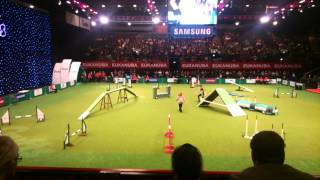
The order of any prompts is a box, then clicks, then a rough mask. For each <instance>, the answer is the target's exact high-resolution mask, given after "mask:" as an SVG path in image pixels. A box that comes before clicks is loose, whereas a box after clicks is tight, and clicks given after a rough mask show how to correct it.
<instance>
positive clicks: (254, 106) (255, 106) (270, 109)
mask: <svg viewBox="0 0 320 180" xmlns="http://www.w3.org/2000/svg"><path fill="white" fill-rule="evenodd" d="M237 104H238V105H239V106H240V107H241V108H245V109H249V110H250V111H260V112H262V113H263V114H267V115H277V114H278V113H279V110H278V108H277V107H275V106H270V105H266V104H262V103H256V102H251V101H247V100H238V101H237Z"/></svg>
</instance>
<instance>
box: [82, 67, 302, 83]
mask: <svg viewBox="0 0 320 180" xmlns="http://www.w3.org/2000/svg"><path fill="white" fill-rule="evenodd" d="M301 75H302V73H301V72H297V71H284V70H282V71H280V70H250V71H249V70H246V71H240V70H182V71H170V70H161V69H159V70H134V69H132V70H129V69H115V70H108V71H106V70H88V71H84V72H83V74H82V79H83V80H84V81H89V82H91V81H106V80H107V79H108V78H109V79H113V78H115V77H130V78H131V79H134V80H138V79H140V78H144V79H146V77H149V78H172V77H175V78H188V79H189V78H191V77H199V78H234V79H256V78H257V77H258V78H268V79H276V78H282V79H286V80H292V81H299V80H300V77H301Z"/></svg>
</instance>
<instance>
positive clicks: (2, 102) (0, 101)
mask: <svg viewBox="0 0 320 180" xmlns="http://www.w3.org/2000/svg"><path fill="white" fill-rule="evenodd" d="M1 106H4V98H3V97H0V107H1Z"/></svg>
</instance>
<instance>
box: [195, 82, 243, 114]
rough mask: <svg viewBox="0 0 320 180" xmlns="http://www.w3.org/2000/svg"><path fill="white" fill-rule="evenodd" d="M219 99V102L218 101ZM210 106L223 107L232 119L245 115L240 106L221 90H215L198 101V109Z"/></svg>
mask: <svg viewBox="0 0 320 180" xmlns="http://www.w3.org/2000/svg"><path fill="white" fill-rule="evenodd" d="M218 98H220V100H221V101H218ZM210 104H213V105H217V106H221V107H225V108H227V109H228V111H229V113H230V114H231V115H232V116H233V117H239V116H245V115H246V113H245V112H244V111H243V110H242V109H241V108H240V106H239V105H238V104H237V103H236V101H234V100H233V99H232V97H231V96H230V95H229V93H228V92H227V91H226V90H225V89H223V88H217V89H215V90H214V91H213V92H211V93H210V94H209V95H208V96H206V97H205V98H204V99H201V100H200V103H199V104H198V105H197V106H198V107H207V106H209V105H210Z"/></svg>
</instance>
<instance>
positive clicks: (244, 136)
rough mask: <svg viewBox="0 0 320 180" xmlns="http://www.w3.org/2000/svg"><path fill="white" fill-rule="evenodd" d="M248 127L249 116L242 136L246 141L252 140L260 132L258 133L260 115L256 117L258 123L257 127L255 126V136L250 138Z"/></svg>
mask: <svg viewBox="0 0 320 180" xmlns="http://www.w3.org/2000/svg"><path fill="white" fill-rule="evenodd" d="M248 127H249V116H247V119H246V126H245V131H244V133H243V134H242V137H243V138H245V139H252V137H253V136H254V135H256V134H257V133H258V132H259V131H258V115H256V123H255V126H254V132H253V134H252V135H251V136H249V134H248Z"/></svg>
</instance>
